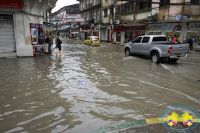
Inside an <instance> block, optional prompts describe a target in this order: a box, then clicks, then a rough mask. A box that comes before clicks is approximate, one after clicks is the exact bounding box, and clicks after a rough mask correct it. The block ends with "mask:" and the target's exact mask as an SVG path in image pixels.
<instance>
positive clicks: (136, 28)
mask: <svg viewBox="0 0 200 133" xmlns="http://www.w3.org/2000/svg"><path fill="white" fill-rule="evenodd" d="M127 30H146V25H142V26H127Z"/></svg>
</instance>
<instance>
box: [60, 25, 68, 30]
mask: <svg viewBox="0 0 200 133" xmlns="http://www.w3.org/2000/svg"><path fill="white" fill-rule="evenodd" d="M68 28H70V26H65V27H62V28H61V29H62V30H65V29H68Z"/></svg>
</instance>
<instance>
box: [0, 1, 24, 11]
mask: <svg viewBox="0 0 200 133" xmlns="http://www.w3.org/2000/svg"><path fill="white" fill-rule="evenodd" d="M0 8H15V9H22V0H1V1H0Z"/></svg>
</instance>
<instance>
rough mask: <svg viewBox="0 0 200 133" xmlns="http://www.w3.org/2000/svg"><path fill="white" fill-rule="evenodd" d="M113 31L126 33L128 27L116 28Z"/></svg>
mask: <svg viewBox="0 0 200 133" xmlns="http://www.w3.org/2000/svg"><path fill="white" fill-rule="evenodd" d="M113 31H126V27H125V26H114V30H113Z"/></svg>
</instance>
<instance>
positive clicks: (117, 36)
mask: <svg viewBox="0 0 200 133" xmlns="http://www.w3.org/2000/svg"><path fill="white" fill-rule="evenodd" d="M112 29H113V30H112V38H113V42H114V43H121V44H122V43H123V42H124V38H125V32H126V27H125V26H113V28H112Z"/></svg>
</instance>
